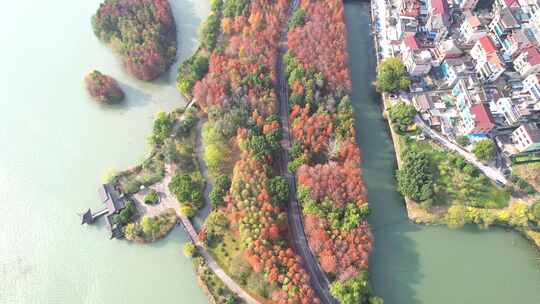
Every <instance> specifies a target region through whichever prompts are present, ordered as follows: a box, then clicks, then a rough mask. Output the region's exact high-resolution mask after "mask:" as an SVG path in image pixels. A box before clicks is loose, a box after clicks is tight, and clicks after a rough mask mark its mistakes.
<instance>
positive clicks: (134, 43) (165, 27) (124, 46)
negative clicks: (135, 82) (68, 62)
mask: <svg viewBox="0 0 540 304" xmlns="http://www.w3.org/2000/svg"><path fill="white" fill-rule="evenodd" d="M92 27H93V29H94V33H95V34H96V36H97V37H98V38H99V39H100V40H101V41H103V42H104V43H106V44H107V45H109V46H110V47H111V48H112V49H113V50H114V51H115V52H117V53H118V54H119V55H120V57H121V58H122V63H123V65H124V67H125V69H126V70H127V71H128V72H129V73H130V74H131V75H133V76H135V77H136V78H138V79H140V80H145V81H149V80H153V79H155V78H157V77H159V76H161V75H162V74H163V73H165V71H167V70H168V69H169V67H170V66H171V64H172V63H173V62H174V61H175V58H176V39H177V38H176V24H175V21H174V17H173V15H172V12H171V7H170V5H169V2H168V1H167V0H106V1H105V2H103V3H102V4H101V5H100V7H99V9H98V11H97V12H96V14H95V15H94V16H93V18H92Z"/></svg>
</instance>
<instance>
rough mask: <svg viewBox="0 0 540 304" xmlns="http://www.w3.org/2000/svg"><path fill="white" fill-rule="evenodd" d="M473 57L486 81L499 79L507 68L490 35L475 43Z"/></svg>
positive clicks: (480, 74)
mask: <svg viewBox="0 0 540 304" xmlns="http://www.w3.org/2000/svg"><path fill="white" fill-rule="evenodd" d="M471 57H472V58H473V59H474V60H475V61H476V65H475V69H476V72H477V73H478V74H479V76H480V78H481V79H482V80H484V81H488V82H493V81H495V80H497V78H499V76H501V75H502V73H503V72H504V71H505V69H506V66H505V64H504V62H503V61H502V59H501V57H500V56H499V54H498V53H497V48H496V47H495V44H494V43H493V41H491V39H490V38H489V37H488V36H484V37H482V38H480V39H479V40H478V41H477V42H476V43H475V45H474V47H473V48H472V50H471Z"/></svg>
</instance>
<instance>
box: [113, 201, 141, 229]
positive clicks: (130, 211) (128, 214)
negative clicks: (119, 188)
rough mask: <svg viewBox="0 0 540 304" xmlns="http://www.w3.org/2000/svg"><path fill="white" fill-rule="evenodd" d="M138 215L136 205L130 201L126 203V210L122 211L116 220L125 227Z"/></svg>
mask: <svg viewBox="0 0 540 304" xmlns="http://www.w3.org/2000/svg"><path fill="white" fill-rule="evenodd" d="M136 213H137V208H135V204H133V202H131V201H129V202H127V203H126V205H125V206H124V208H122V210H120V213H119V214H118V215H117V217H116V219H117V221H118V222H119V223H120V224H121V225H125V224H127V223H129V222H131V221H132V220H133V217H134V216H135V215H136Z"/></svg>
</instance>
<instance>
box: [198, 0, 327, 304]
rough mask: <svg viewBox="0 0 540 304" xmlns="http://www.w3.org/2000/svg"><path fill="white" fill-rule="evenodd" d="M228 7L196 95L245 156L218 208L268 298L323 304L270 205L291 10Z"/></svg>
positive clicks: (263, 2)
mask: <svg viewBox="0 0 540 304" xmlns="http://www.w3.org/2000/svg"><path fill="white" fill-rule="evenodd" d="M245 3H249V4H247V6H245V5H244V4H245ZM223 4H224V7H225V9H226V11H225V9H224V10H223V14H220V15H221V23H220V33H219V34H218V35H217V36H218V37H217V38H216V41H217V45H216V47H215V48H214V49H213V51H212V52H211V54H210V56H209V64H208V73H207V74H206V75H205V76H204V77H203V78H202V79H201V80H199V81H197V82H196V83H195V85H194V87H193V90H192V94H191V95H192V96H193V98H194V99H195V100H196V102H197V104H198V105H199V106H200V108H201V109H202V110H203V111H206V112H208V113H215V112H220V113H221V114H220V116H221V117H226V116H227V117H228V118H227V120H228V122H230V123H227V125H228V126H235V128H236V129H235V130H234V131H235V132H234V133H235V134H236V137H235V138H234V139H233V140H232V141H234V144H235V145H236V146H237V148H239V149H240V151H241V153H240V155H239V160H238V161H237V162H236V164H235V165H234V170H233V174H232V178H231V188H230V189H229V191H228V193H227V195H226V196H225V198H224V206H223V207H221V208H222V211H223V212H225V214H226V215H227V218H228V220H229V221H230V225H229V227H230V229H231V233H232V234H233V235H235V236H236V235H238V236H239V239H240V241H241V248H242V250H243V254H242V255H243V257H244V258H245V260H246V261H247V262H248V263H249V265H250V267H251V268H252V270H253V271H254V272H256V273H261V274H264V278H265V279H266V281H267V282H268V285H269V286H272V288H271V290H272V292H271V294H270V295H268V297H269V298H270V300H271V301H272V303H279V304H288V303H304V304H312V303H315V304H316V303H319V302H320V301H319V299H317V297H316V295H315V292H314V290H313V289H312V288H311V286H310V283H309V282H310V279H309V275H308V274H307V272H306V271H305V270H304V268H303V266H302V261H301V258H300V257H299V256H297V255H296V254H295V253H294V251H293V250H292V249H291V247H290V246H289V245H288V242H287V233H286V231H287V220H286V219H287V214H286V213H285V211H284V210H283V208H282V206H280V204H279V203H278V202H279V201H280V200H278V199H275V197H272V195H275V194H273V191H275V190H276V189H272V187H271V186H272V185H273V184H272V183H271V182H270V181H271V180H272V179H274V178H276V177H278V176H276V170H275V169H274V168H272V166H273V165H274V161H273V160H274V157H275V154H276V153H277V152H278V150H279V149H280V145H279V140H281V126H280V124H279V122H278V121H277V119H276V116H275V115H274V114H276V112H277V108H278V100H277V95H276V91H275V85H276V83H277V69H276V66H277V59H278V55H279V45H278V42H279V40H280V33H281V31H282V29H283V26H284V25H285V24H286V20H287V12H288V8H289V4H290V3H289V1H287V0H273V1H267V0H252V1H244V0H242V1H239V0H230V1H227V2H224V3H223ZM233 4H234V5H233ZM246 7H247V8H248V9H246ZM240 105H241V106H240ZM246 106H247V107H248V108H249V110H250V113H251V114H250V115H247V117H244V115H241V113H242V111H239V109H240V108H245V107H246ZM233 109H236V112H234V113H233V111H234V110H233ZM224 111H228V112H229V114H231V115H225V113H223V112H224ZM229 118H230V119H229ZM225 133H227V134H229V133H231V132H230V130H227V132H225ZM235 150H236V149H235ZM259 296H263V297H264V295H259Z"/></svg>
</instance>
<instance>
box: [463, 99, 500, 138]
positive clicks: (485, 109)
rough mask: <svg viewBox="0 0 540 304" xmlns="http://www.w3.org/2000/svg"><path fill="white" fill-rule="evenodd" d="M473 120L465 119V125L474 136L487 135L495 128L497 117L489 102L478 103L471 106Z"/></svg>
mask: <svg viewBox="0 0 540 304" xmlns="http://www.w3.org/2000/svg"><path fill="white" fill-rule="evenodd" d="M470 113H471V120H468V121H464V126H465V128H466V130H468V133H469V135H472V136H486V135H488V134H489V133H490V132H491V130H493V128H495V126H496V125H495V119H493V115H492V114H491V111H490V109H489V105H488V104H487V103H477V104H474V105H473V106H472V107H471V108H470Z"/></svg>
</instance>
